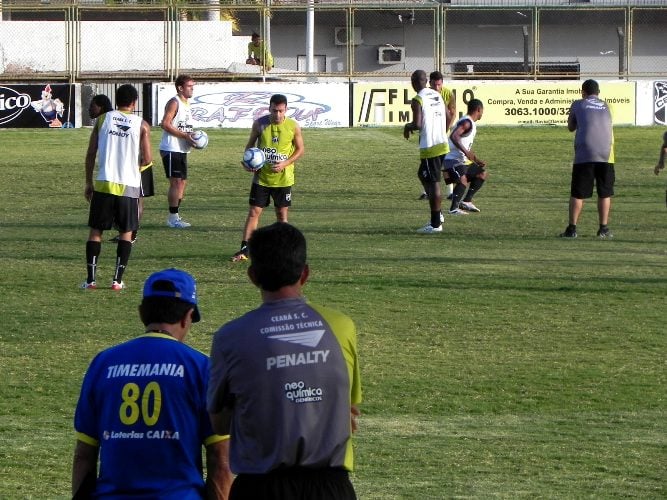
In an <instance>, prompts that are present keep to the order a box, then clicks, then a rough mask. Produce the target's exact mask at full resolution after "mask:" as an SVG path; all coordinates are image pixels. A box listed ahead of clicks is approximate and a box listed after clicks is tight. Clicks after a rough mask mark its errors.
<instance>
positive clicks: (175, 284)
mask: <svg viewBox="0 0 667 500" xmlns="http://www.w3.org/2000/svg"><path fill="white" fill-rule="evenodd" d="M146 297H173V298H176V299H179V300H182V301H183V302H187V303H188V304H192V305H193V306H195V310H194V311H193V312H192V322H193V323H196V322H197V321H199V320H200V319H201V316H200V314H199V309H198V308H197V282H196V281H195V279H194V278H193V277H192V276H191V275H190V274H188V273H186V272H185V271H181V270H180V269H174V268H171V269H164V270H163V271H158V272H156V273H153V274H151V275H150V276H149V277H148V279H147V280H146V282H145V283H144V298H146Z"/></svg>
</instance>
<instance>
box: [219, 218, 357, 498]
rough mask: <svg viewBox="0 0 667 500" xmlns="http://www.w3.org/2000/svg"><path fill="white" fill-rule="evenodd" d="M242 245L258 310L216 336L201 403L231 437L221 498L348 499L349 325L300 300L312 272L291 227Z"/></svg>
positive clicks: (353, 374)
mask: <svg viewBox="0 0 667 500" xmlns="http://www.w3.org/2000/svg"><path fill="white" fill-rule="evenodd" d="M248 246H249V250H250V266H249V267H248V277H249V278H250V281H252V283H253V284H254V285H255V286H257V288H259V290H260V293H261V296H262V304H261V305H260V306H259V307H258V308H256V309H254V310H252V311H250V312H248V313H246V314H245V315H243V316H241V317H239V318H237V319H234V320H232V321H230V322H229V323H227V324H225V325H223V326H222V327H221V328H220V329H219V330H218V331H217V332H216V334H215V336H214V338H213V343H212V346H211V379H210V382H209V388H208V398H207V401H208V410H209V413H210V414H211V420H212V421H213V428H214V429H215V430H216V432H218V433H223V434H224V433H227V432H229V431H231V439H230V467H231V470H232V471H233V472H234V473H235V474H237V476H236V478H235V479H234V482H233V483H232V488H231V491H230V494H229V498H230V500H240V499H245V500H250V499H252V500H294V499H304V500H305V499H308V500H352V499H354V498H356V495H355V492H354V488H353V486H352V483H351V482H350V478H349V472H350V471H351V470H352V469H353V466H354V463H353V458H354V457H353V449H352V442H351V441H352V433H353V432H354V431H355V430H356V428H357V417H358V416H359V410H358V409H357V405H358V404H359V403H360V402H361V381H360V380H361V379H360V369H359V360H358V357H357V335H356V327H355V325H354V322H353V321H352V320H351V319H350V318H349V317H348V316H346V315H345V314H343V313H341V312H339V311H335V310H333V309H329V308H328V307H323V306H320V305H317V304H312V303H309V302H308V301H307V300H306V299H305V297H304V296H303V286H304V285H305V284H306V282H307V280H308V276H309V272H310V271H309V267H308V264H307V253H306V239H305V238H304V236H303V234H302V233H301V232H300V231H299V230H298V229H297V228H295V227H294V226H291V225H289V224H286V223H282V222H276V223H274V224H272V225H270V226H266V227H262V228H259V229H257V230H256V231H255V232H254V233H252V237H251V238H250V241H249V244H248ZM290 360H300V361H296V362H295V361H290ZM303 360H307V362H303Z"/></svg>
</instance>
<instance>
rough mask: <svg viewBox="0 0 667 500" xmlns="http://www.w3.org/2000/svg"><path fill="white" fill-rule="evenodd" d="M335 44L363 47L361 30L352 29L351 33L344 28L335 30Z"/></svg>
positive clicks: (340, 27)
mask: <svg viewBox="0 0 667 500" xmlns="http://www.w3.org/2000/svg"><path fill="white" fill-rule="evenodd" d="M350 35H351V36H350ZM334 43H335V44H336V45H347V44H348V43H350V44H351V45H361V43H362V40H361V28H352V30H351V31H348V29H347V28H345V27H342V26H339V27H336V28H334Z"/></svg>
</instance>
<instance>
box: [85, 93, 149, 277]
mask: <svg viewBox="0 0 667 500" xmlns="http://www.w3.org/2000/svg"><path fill="white" fill-rule="evenodd" d="M138 97H139V94H138V93H137V90H136V89H135V88H134V87H133V86H132V85H121V86H120V87H118V89H117V90H116V105H117V106H118V110H117V111H109V112H107V113H104V114H101V115H100V116H99V117H98V118H97V121H96V123H95V126H94V127H93V131H92V133H91V134H90V141H89V143H88V151H87V152H86V187H85V191H84V196H85V197H86V200H88V201H89V202H90V214H89V216H88V226H90V233H89V235H88V241H87V243H86V269H87V278H86V281H85V282H84V283H83V284H82V285H81V287H82V288H86V289H94V288H97V284H96V271H97V260H98V258H99V255H100V252H101V250H102V233H103V232H104V231H105V230H107V229H111V228H112V227H114V226H116V227H118V244H117V249H116V270H115V273H114V276H113V281H112V283H111V288H112V289H113V290H122V289H123V288H124V287H125V285H124V283H123V273H124V272H125V268H126V266H127V263H128V260H129V258H130V252H131V250H132V232H133V231H135V230H136V229H137V227H138V225H139V197H140V195H141V171H140V169H141V163H140V159H141V162H143V163H144V166H146V165H150V164H152V161H153V157H152V152H151V144H150V126H149V125H148V123H146V122H145V121H144V120H142V118H141V117H140V116H137V115H134V114H132V113H133V111H134V109H135V106H136V103H137V99H138ZM96 157H98V159H99V169H98V173H97V178H96V180H95V182H94V184H93V170H94V167H95V158H96Z"/></svg>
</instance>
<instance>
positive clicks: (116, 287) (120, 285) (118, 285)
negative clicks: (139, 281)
mask: <svg viewBox="0 0 667 500" xmlns="http://www.w3.org/2000/svg"><path fill="white" fill-rule="evenodd" d="M124 288H125V283H124V282H122V281H121V282H120V283H118V282H117V281H114V282H112V283H111V289H112V290H115V291H117V292H119V291H121V290H123V289H124Z"/></svg>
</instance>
